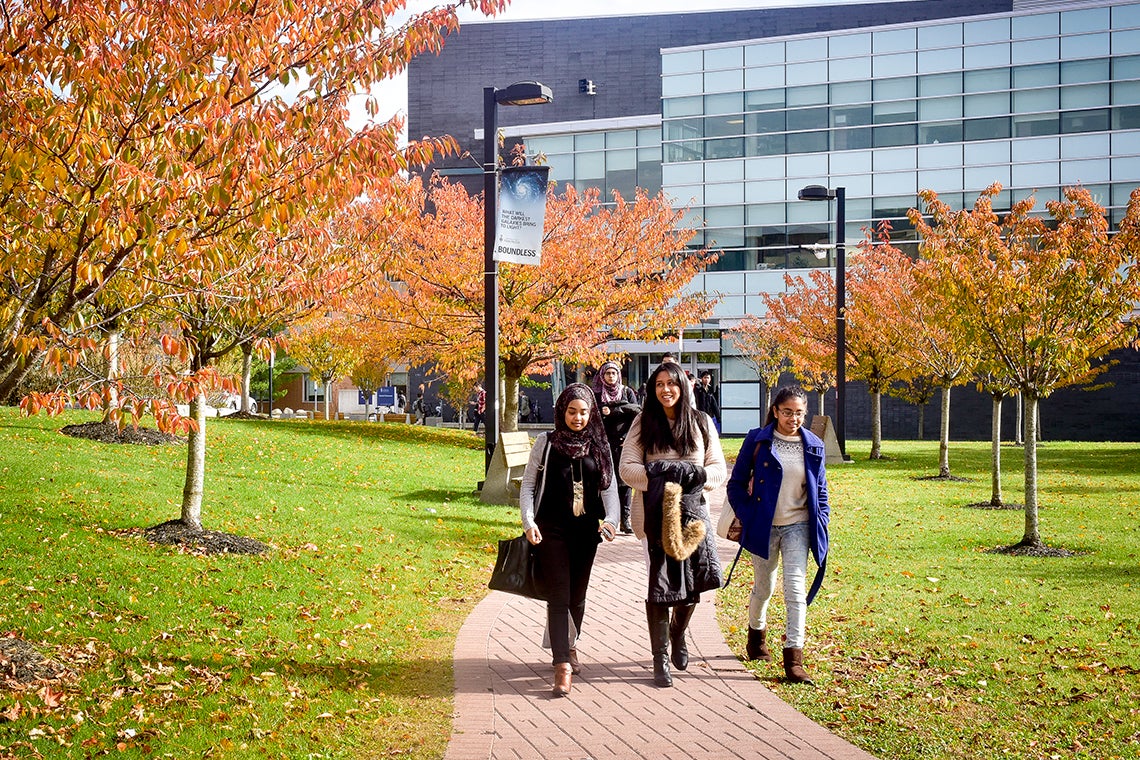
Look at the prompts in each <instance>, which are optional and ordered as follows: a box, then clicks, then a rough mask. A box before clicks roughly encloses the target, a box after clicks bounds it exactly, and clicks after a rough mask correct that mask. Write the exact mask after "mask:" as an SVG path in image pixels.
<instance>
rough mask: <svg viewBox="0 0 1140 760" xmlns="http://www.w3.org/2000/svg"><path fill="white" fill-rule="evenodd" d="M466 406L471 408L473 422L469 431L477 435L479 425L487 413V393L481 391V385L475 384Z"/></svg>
mask: <svg viewBox="0 0 1140 760" xmlns="http://www.w3.org/2000/svg"><path fill="white" fill-rule="evenodd" d="M468 405H469V406H470V407H471V419H472V420H473V426H472V428H471V429H472V430H474V431H475V432H476V433H478V432H479V423H480V422H483V416H484V415H485V414H486V412H487V391H485V390H483V384H482V383H478V382H477V383H475V393H474V395H473V396H472V398H471V400H470V401H469V402H468Z"/></svg>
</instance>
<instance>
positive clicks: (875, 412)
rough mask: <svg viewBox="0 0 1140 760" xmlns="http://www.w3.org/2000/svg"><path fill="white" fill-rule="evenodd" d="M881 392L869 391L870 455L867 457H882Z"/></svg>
mask: <svg viewBox="0 0 1140 760" xmlns="http://www.w3.org/2000/svg"><path fill="white" fill-rule="evenodd" d="M882 401H883V394H882V392H880V391H871V456H870V457H868V459H882V458H883V425H882V421H883V415H882Z"/></svg>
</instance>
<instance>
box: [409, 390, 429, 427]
mask: <svg viewBox="0 0 1140 760" xmlns="http://www.w3.org/2000/svg"><path fill="white" fill-rule="evenodd" d="M412 411H413V412H415V415H416V424H417V425H423V424H426V423H425V422H424V417H425V415H426V412H425V411H424V392H423V391H420V392H419V393H417V394H416V400H415V401H413V402H412Z"/></svg>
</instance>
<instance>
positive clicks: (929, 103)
mask: <svg viewBox="0 0 1140 760" xmlns="http://www.w3.org/2000/svg"><path fill="white" fill-rule="evenodd" d="M918 118H919V120H920V121H941V120H943V119H960V118H962V97H961V96H960V95H959V96H958V97H953V98H928V99H926V100H920V101H918Z"/></svg>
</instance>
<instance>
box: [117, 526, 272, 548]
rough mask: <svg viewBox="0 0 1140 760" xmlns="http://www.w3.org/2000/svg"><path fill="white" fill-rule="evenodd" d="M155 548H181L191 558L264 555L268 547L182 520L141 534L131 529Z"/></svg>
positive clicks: (147, 529) (250, 539)
mask: <svg viewBox="0 0 1140 760" xmlns="http://www.w3.org/2000/svg"><path fill="white" fill-rule="evenodd" d="M126 532H127V533H138V534H141V535H142V537H143V538H145V539H146V540H147V541H150V542H151V543H153V544H166V545H172V546H178V547H180V548H181V549H182V550H184V551H186V552H187V553H189V554H201V555H205V554H264V553H265V552H267V551H269V545H268V544H263V543H262V542H261V541H258V540H257V539H253V538H246V537H245V536H235V535H233V534H232V533H222V532H221V531H216V530H204V529H195V528H191V527H189V526H187V525H186V523H184V522H182V521H181V520H168V521H166V522H164V523H160V524H159V525H154V526H152V527H150V528H146V529H144V530H142V531H139V530H138V529H132V530H128V531H126Z"/></svg>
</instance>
